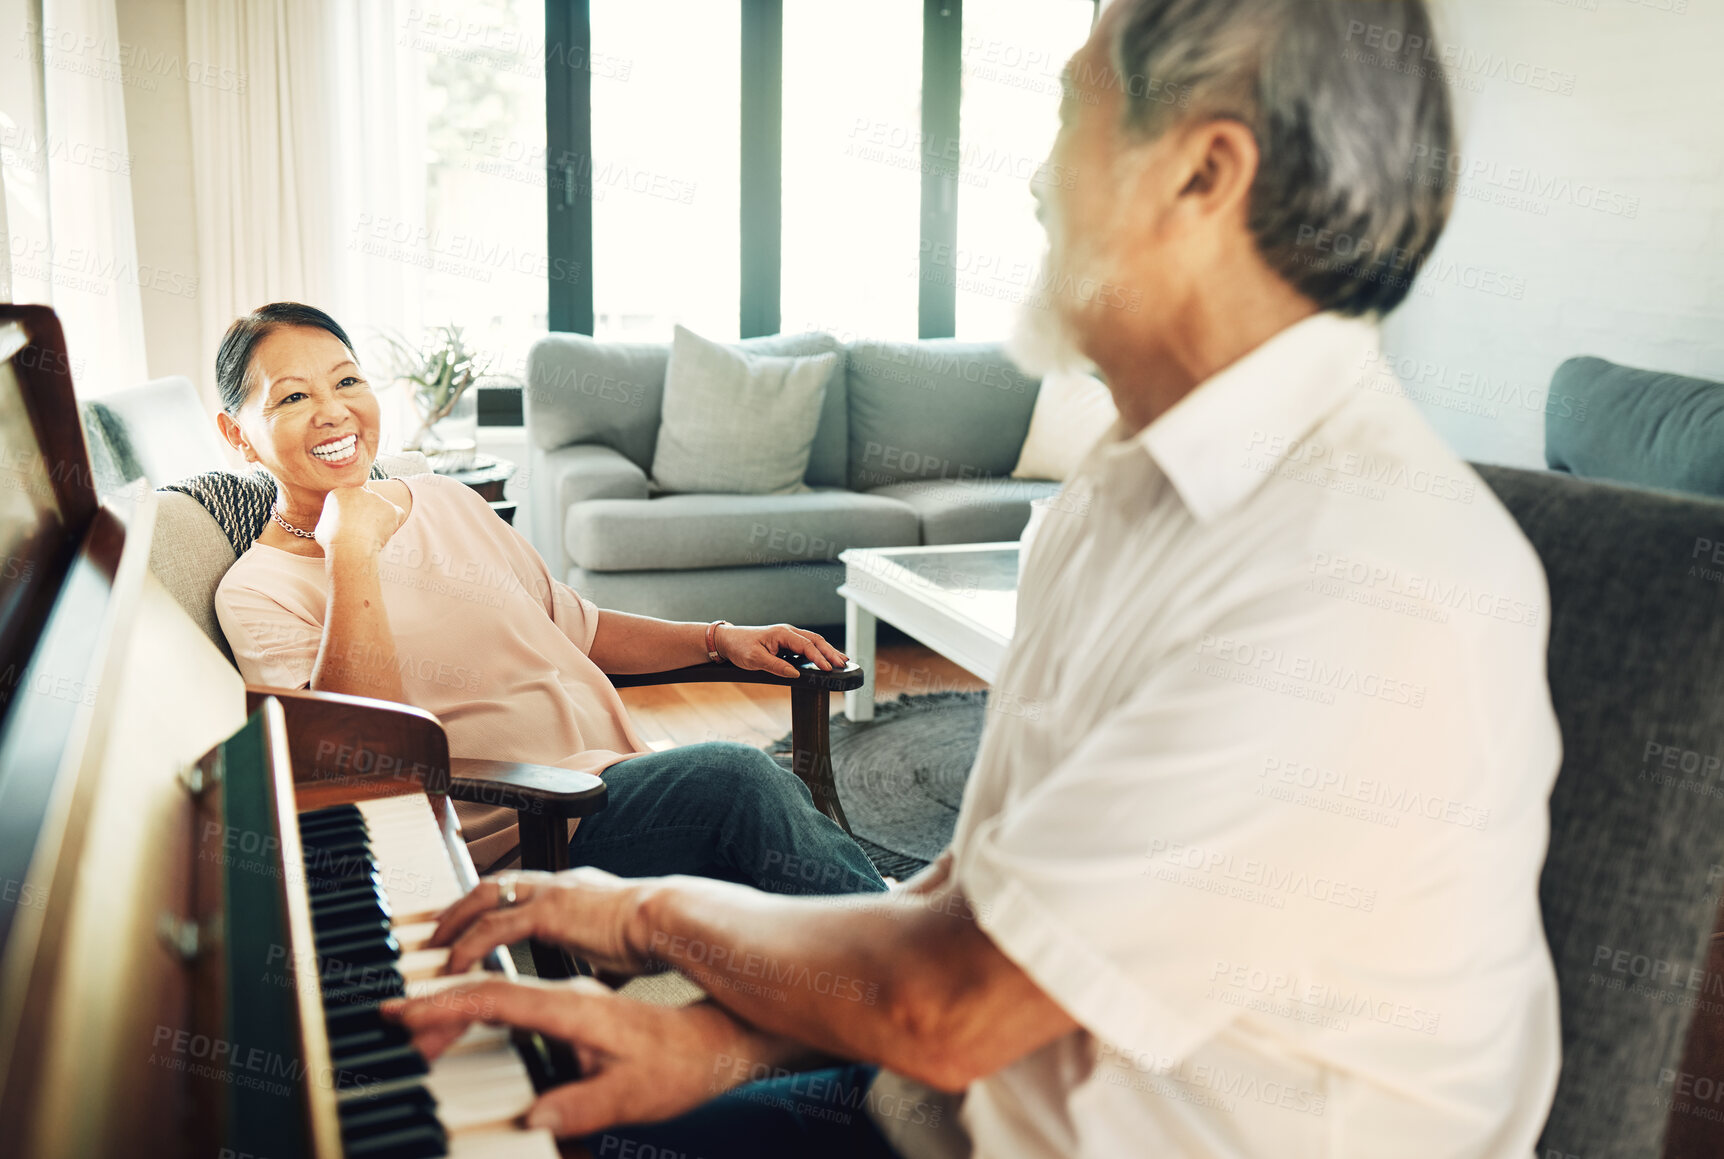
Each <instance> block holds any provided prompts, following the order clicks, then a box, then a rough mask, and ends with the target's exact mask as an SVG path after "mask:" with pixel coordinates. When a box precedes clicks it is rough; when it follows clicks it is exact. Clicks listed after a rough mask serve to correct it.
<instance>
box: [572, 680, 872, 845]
mask: <svg viewBox="0 0 1724 1159" xmlns="http://www.w3.org/2000/svg"><path fill="white" fill-rule="evenodd" d="M779 656H780V657H782V658H783V659H785V660H789V661H792V662H793V663H795V664H796V669H797V672H796V675H795V676H777V675H774V674H773V673H771V672H762V671H760V670H759V669H745V668H738V667H736V666H735V665H733V664H693V665H690V666H689V667H687V668H672V669H671V670H670V671H668V672H634V673H627V674H623V673H618V674H616V675H610V674H609V673H607V674H606V675H607V676H609V679H610V682H611V684H612V686H613V687H616V688H640V687H643V686H647V685H654V684H714V683H717V684H776V685H779V686H780V687H783V688H788V689H790V736H791V741H790V771H791V772H793V773H795V774H796V775H797V776H798V777H799V778H801V780H802V783H803V784H805V785H807V786H808V792H809V793H810V794H811V795H812V796H813V798H814V807H815V808H817V809H819V810H820V811H821V812H822V813H824V814H826V815H827V816H828V817H830V818H832V819H833V820H834V821H836V822H838V824H839V825H840V826H841V827H842V828H843V829H844V831H845V832H846V833H848V832H850V821H849V819H848V818H846V817H845V816H844V807H843V806H842V805H840V804H839V803H838V786H837V784H836V782H835V781H834V779H833V775H832V738H831V720H830V712H829V703H830V698H831V694H832V693H834V692H849V691H850V690H851V689H854V688H860V687H862V682H863V674H862V666H861V665H860V664H858V663H856V661H854V660H852V661H850V662H849V663H847V664H845V665H844V667H842V668H834V669H832V670H831V671H830V672H828V671H824V670H822V669H821V668H819V667H818V666H816V665H815V663H814V661H812V660H806V659H798V657H797V655H796V653H794V652H780V653H779Z"/></svg>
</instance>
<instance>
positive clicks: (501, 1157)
mask: <svg viewBox="0 0 1724 1159" xmlns="http://www.w3.org/2000/svg"><path fill="white" fill-rule="evenodd" d="M559 1155H560V1153H559V1152H558V1151H557V1140H556V1137H555V1136H554V1135H552V1134H551V1133H550V1132H549V1131H545V1130H538V1129H534V1130H528V1131H521V1130H507V1129H502V1128H492V1129H489V1130H484V1131H463V1132H461V1133H460V1134H454V1135H450V1136H449V1159H559Z"/></svg>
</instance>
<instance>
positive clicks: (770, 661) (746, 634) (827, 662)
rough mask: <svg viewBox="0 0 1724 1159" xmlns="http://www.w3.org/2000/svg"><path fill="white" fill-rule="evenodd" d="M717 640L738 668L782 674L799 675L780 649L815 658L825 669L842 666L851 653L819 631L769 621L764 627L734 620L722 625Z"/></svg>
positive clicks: (722, 650) (721, 654) (724, 653)
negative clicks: (828, 641) (844, 651)
mask: <svg viewBox="0 0 1724 1159" xmlns="http://www.w3.org/2000/svg"><path fill="white" fill-rule="evenodd" d="M713 643H714V644H716V645H718V654H719V655H720V656H722V657H724V658H725V659H726V660H729V661H730V662H731V663H732V664H734V665H736V666H737V667H738V668H749V669H758V670H759V671H762V672H771V673H774V674H776V675H779V676H795V675H797V672H796V665H794V664H792V663H791V662H790V661H788V660H781V659H779V657H778V653H779V650H780V649H788V650H790V651H792V652H795V653H797V654H799V655H802V656H806V657H807V658H808V659H810V660H812V661H814V663H815V665H816V666H817V667H819V668H820V669H822V670H823V671H827V672H830V671H831V670H832V669H833V668H834V667H839V668H842V667H843V666H844V665H846V664H848V663H849V662H850V657H848V656H846V655H845V654H844V653H842V652H840V651H839V650H838V649H836V648H834V647H833V646H832V645H830V644H828V643H827V642H826V637H824V636H822V635H821V634H820V633H819V632H810V631H808V630H807V629H805V628H797V627H793V626H792V625H790V624H768V625H766V626H765V627H763V628H739V627H737V626H735V625H734V624H733V625H731V626H730V627H728V628H720V629H719V630H718V634H717V636H716V637H715V638H714V640H713Z"/></svg>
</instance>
